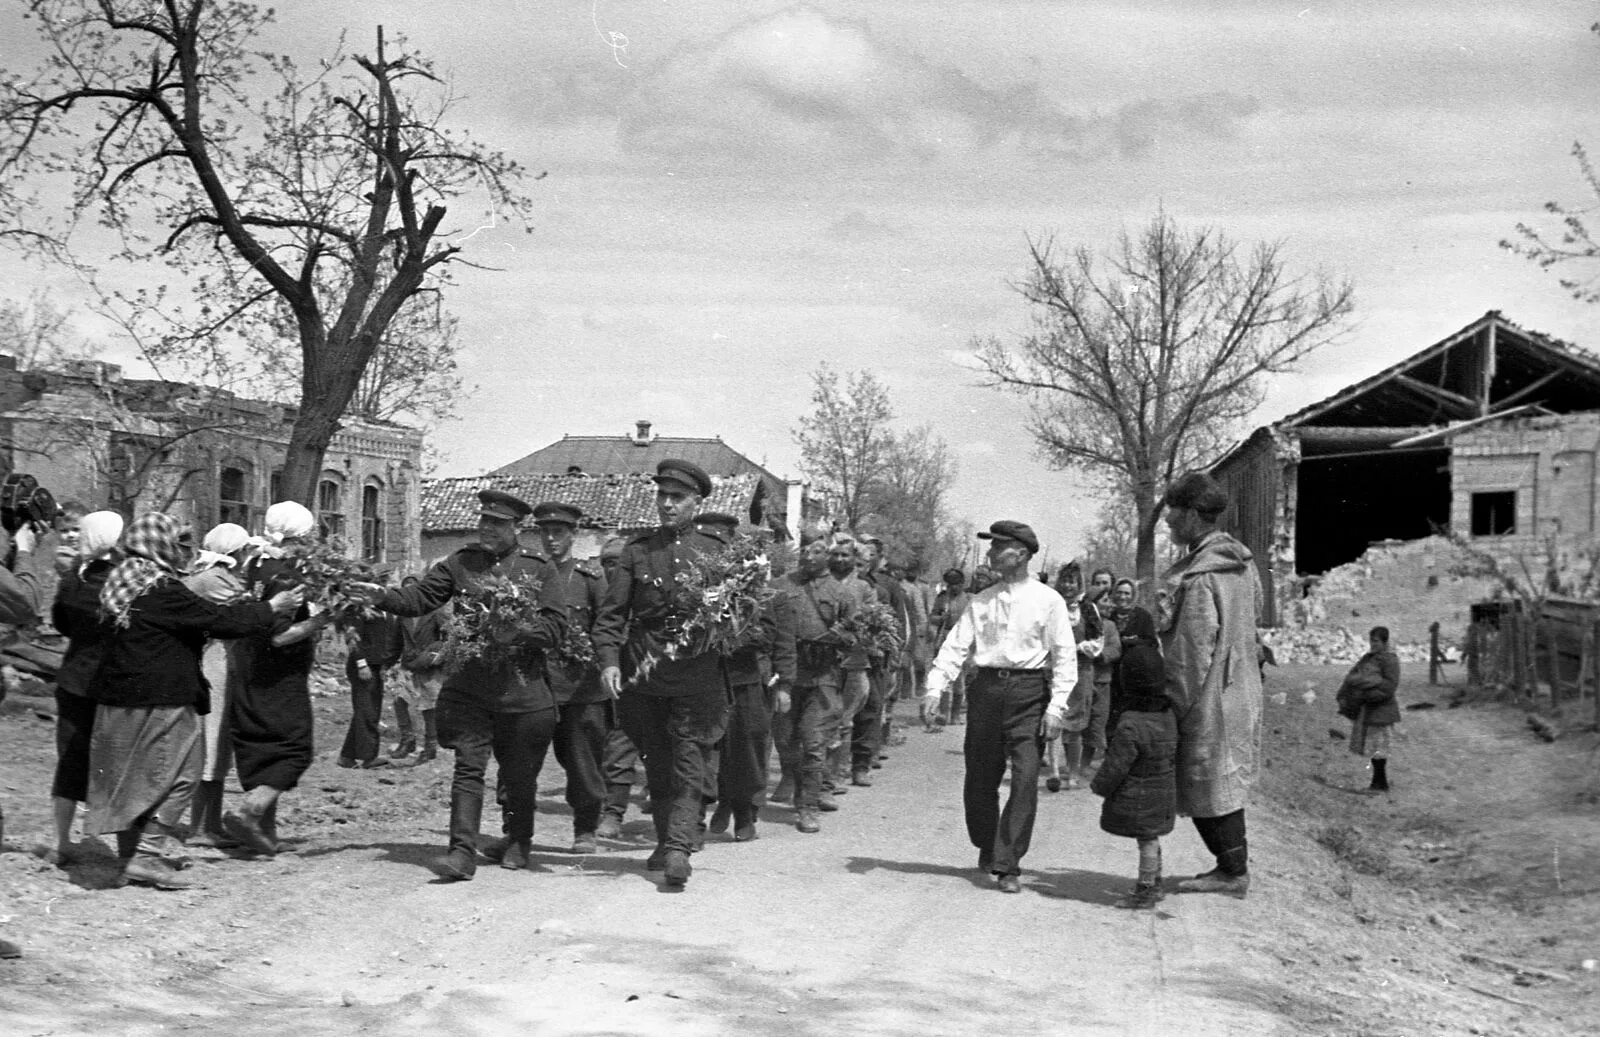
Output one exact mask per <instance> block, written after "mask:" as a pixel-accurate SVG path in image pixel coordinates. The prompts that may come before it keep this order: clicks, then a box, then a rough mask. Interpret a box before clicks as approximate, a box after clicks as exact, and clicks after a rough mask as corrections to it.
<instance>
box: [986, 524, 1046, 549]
mask: <svg viewBox="0 0 1600 1037" xmlns="http://www.w3.org/2000/svg"><path fill="white" fill-rule="evenodd" d="M978 539H980V540H1015V541H1016V542H1017V543H1019V544H1021V545H1022V546H1023V547H1026V548H1027V549H1028V550H1029V551H1030V552H1032V553H1033V554H1038V553H1039V538H1038V537H1037V536H1035V535H1034V532H1033V527H1032V526H1030V525H1028V524H1027V523H1026V522H1015V521H1013V520H1011V519H1001V520H1000V521H999V522H996V523H994V524H993V525H991V526H990V527H989V530H988V532H986V533H979V534H978Z"/></svg>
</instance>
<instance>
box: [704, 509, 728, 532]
mask: <svg viewBox="0 0 1600 1037" xmlns="http://www.w3.org/2000/svg"><path fill="white" fill-rule="evenodd" d="M694 524H695V525H697V526H721V527H722V528H723V529H726V530H729V531H731V532H737V531H738V529H739V520H738V519H737V518H734V517H733V516H732V515H730V514H728V513H727V512H725V511H702V512H701V513H700V514H698V515H696V516H695V517H694Z"/></svg>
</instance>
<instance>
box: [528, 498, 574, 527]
mask: <svg viewBox="0 0 1600 1037" xmlns="http://www.w3.org/2000/svg"><path fill="white" fill-rule="evenodd" d="M581 518H583V509H582V508H580V507H578V506H577V505H576V504H563V503H561V502H560V501H551V500H547V501H541V502H540V503H539V504H537V505H535V506H534V509H533V521H534V523H535V524H536V525H540V526H542V525H544V524H545V523H546V522H554V523H556V524H558V525H563V526H577V524H578V520H579V519H581Z"/></svg>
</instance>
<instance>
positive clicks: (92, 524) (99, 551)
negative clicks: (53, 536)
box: [78, 511, 123, 565]
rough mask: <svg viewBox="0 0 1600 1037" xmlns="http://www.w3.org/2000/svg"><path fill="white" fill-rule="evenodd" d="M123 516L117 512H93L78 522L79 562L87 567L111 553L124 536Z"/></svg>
mask: <svg viewBox="0 0 1600 1037" xmlns="http://www.w3.org/2000/svg"><path fill="white" fill-rule="evenodd" d="M122 526H123V520H122V515H121V514H120V513H119V512H115V511H91V512H89V514H87V515H85V516H83V517H82V518H80V519H79V520H78V560H79V561H80V562H81V563H82V564H84V565H87V564H88V563H90V562H92V561H94V560H95V559H96V558H102V557H104V556H105V555H108V554H110V553H111V549H112V548H113V547H116V546H117V539H118V538H119V537H121V536H122Z"/></svg>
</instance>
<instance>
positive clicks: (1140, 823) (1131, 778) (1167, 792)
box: [1089, 609, 1178, 910]
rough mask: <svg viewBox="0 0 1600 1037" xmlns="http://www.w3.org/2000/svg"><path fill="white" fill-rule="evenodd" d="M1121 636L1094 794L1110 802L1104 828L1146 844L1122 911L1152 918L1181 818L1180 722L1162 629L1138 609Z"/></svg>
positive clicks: (1103, 812) (1102, 810)
mask: <svg viewBox="0 0 1600 1037" xmlns="http://www.w3.org/2000/svg"><path fill="white" fill-rule="evenodd" d="M1127 625H1128V629H1127V631H1125V632H1122V659H1121V661H1120V662H1119V664H1118V666H1117V669H1116V672H1115V673H1114V674H1113V676H1112V680H1111V712H1112V715H1113V716H1115V717H1116V718H1117V719H1116V726H1115V728H1114V729H1113V730H1112V732H1111V737H1110V738H1109V739H1108V744H1107V746H1106V754H1105V761H1104V762H1103V763H1102V764H1101V765H1100V770H1099V773H1097V774H1096V775H1095V776H1094V780H1093V781H1092V782H1091V783H1090V785H1089V788H1090V790H1091V791H1093V792H1094V794H1095V795H1097V796H1103V797H1105V803H1104V804H1102V805H1101V808H1100V827H1101V828H1102V829H1104V830H1105V831H1107V832H1110V833H1111V834H1112V835H1121V836H1126V837H1127V838H1130V839H1137V840H1138V841H1139V880H1138V882H1137V884H1135V886H1134V887H1133V892H1132V893H1130V894H1129V895H1128V896H1127V897H1125V898H1124V899H1123V900H1122V901H1121V902H1120V903H1119V904H1118V905H1117V906H1118V907H1123V908H1130V909H1133V910H1149V909H1150V908H1153V907H1155V906H1156V903H1157V902H1158V901H1160V900H1161V898H1162V896H1163V895H1164V894H1163V892H1162V889H1161V837H1162V836H1163V835H1167V834H1168V833H1170V832H1171V831H1172V828H1173V824H1174V823H1175V821H1176V819H1177V814H1178V783H1177V773H1176V771H1177V757H1178V719H1177V717H1176V716H1175V715H1174V714H1173V712H1172V702H1171V700H1169V699H1168V698H1167V696H1166V693H1165V690H1164V689H1165V683H1166V676H1165V672H1164V667H1163V665H1162V661H1161V649H1160V646H1159V645H1158V644H1157V642H1156V629H1155V622H1154V620H1152V619H1151V617H1150V614H1149V613H1148V612H1146V611H1144V610H1143V609H1135V610H1133V612H1132V614H1131V615H1130V616H1129V619H1128V624H1127Z"/></svg>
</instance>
